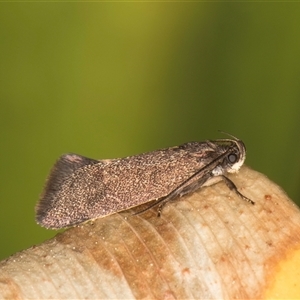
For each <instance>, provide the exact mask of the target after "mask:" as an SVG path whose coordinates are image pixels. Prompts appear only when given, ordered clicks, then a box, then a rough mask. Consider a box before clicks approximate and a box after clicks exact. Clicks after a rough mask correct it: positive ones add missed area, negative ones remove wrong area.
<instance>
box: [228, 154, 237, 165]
mask: <svg viewBox="0 0 300 300" xmlns="http://www.w3.org/2000/svg"><path fill="white" fill-rule="evenodd" d="M228 160H229V162H230V163H232V164H234V163H235V162H236V161H237V160H238V156H237V155H236V154H229V155H228Z"/></svg>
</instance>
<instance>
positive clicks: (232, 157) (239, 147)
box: [225, 139, 246, 173]
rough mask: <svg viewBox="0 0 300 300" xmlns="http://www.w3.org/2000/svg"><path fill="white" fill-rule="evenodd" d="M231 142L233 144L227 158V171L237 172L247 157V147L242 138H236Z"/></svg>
mask: <svg viewBox="0 0 300 300" xmlns="http://www.w3.org/2000/svg"><path fill="white" fill-rule="evenodd" d="M231 142H232V146H231V147H230V148H229V150H228V154H227V156H226V158H225V159H226V160H227V164H226V165H227V172H228V173H236V172H238V170H239V169H240V168H241V166H242V165H243V163H244V161H245V159H246V147H245V144H244V143H243V142H242V141H241V140H238V139H234V140H231Z"/></svg>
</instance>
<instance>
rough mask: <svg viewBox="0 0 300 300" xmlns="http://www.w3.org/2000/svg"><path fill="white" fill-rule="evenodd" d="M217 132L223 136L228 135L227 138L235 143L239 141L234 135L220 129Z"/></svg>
mask: <svg viewBox="0 0 300 300" xmlns="http://www.w3.org/2000/svg"><path fill="white" fill-rule="evenodd" d="M218 131H219V132H221V133H223V134H225V135H228V136H230V137H232V138H233V139H234V140H235V141H239V139H238V138H237V137H235V136H234V135H232V134H230V133H228V132H226V131H223V130H220V129H218Z"/></svg>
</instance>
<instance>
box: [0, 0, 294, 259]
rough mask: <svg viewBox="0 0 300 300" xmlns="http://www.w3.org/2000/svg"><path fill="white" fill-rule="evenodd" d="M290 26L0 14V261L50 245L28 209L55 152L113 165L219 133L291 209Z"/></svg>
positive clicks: (157, 9)
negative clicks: (242, 148) (231, 139)
mask: <svg viewBox="0 0 300 300" xmlns="http://www.w3.org/2000/svg"><path fill="white" fill-rule="evenodd" d="M299 15H300V5H299V3H249V2H248V3H243V2H240V3H192V2H190V3H175V2H174V3H172V2H170V3H151V2H148V3H136V2H135V3H134V2H133V3H122V2H119V3H1V4H0V34H1V38H0V43H1V44H0V45H1V46H0V50H1V52H0V53H1V56H0V59H1V67H0V76H1V81H0V84H1V89H0V93H1V97H0V99H1V100H0V101H1V106H0V122H1V127H0V132H1V168H0V176H1V178H0V184H1V188H0V201H1V202H0V203H1V208H0V214H1V215H0V237H1V247H0V259H3V258H5V257H7V256H9V255H10V254H12V253H14V252H16V251H19V250H22V249H25V248H27V247H29V246H31V245H34V244H38V243H40V242H42V241H44V240H45V239H47V238H50V237H52V236H54V235H55V234H56V232H54V231H50V230H46V229H43V228H41V227H39V226H38V225H36V224H35V220H34V206H35V203H36V201H37V200H38V197H39V194H40V192H41V191H42V188H43V184H44V181H45V178H46V176H47V174H48V172H49V169H50V168H51V166H52V164H53V163H54V162H55V160H56V159H57V158H58V157H59V156H60V155H61V154H62V153H65V152H75V153H80V154H82V155H85V156H88V157H92V158H114V157H122V156H128V155H133V154H138V153H141V152H144V151H150V150H154V149H157V148H161V147H167V146H173V145H177V144H180V143H184V142H187V141H192V140H205V139H216V138H224V135H223V134H220V133H218V132H217V130H218V129H221V130H224V131H227V132H229V133H231V134H233V135H236V136H237V137H239V138H240V139H242V140H243V141H244V142H245V143H246V145H247V150H248V152H247V155H248V156H247V162H246V163H247V164H248V165H249V166H251V167H252V168H254V169H256V170H258V171H260V172H262V173H264V174H266V175H267V176H268V177H269V178H271V179H272V180H274V181H275V182H276V183H278V184H279V185H281V186H282V187H283V188H284V189H285V190H286V192H287V193H288V194H289V196H290V197H291V198H292V199H293V200H294V201H295V202H297V201H299V196H300V189H299V184H298V183H299V177H300V158H299V154H298V153H299V147H300V141H299V112H300V101H299V100H300V84H299V79H300V55H299V54H300V18H299ZM298 203H299V202H298Z"/></svg>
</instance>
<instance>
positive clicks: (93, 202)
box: [36, 137, 254, 229]
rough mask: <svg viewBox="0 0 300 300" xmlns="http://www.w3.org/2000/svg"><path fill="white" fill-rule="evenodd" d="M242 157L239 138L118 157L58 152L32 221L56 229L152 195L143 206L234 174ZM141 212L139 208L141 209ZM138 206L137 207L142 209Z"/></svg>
mask: <svg viewBox="0 0 300 300" xmlns="http://www.w3.org/2000/svg"><path fill="white" fill-rule="evenodd" d="M245 158H246V148H245V145H244V143H243V142H242V141H241V140H238V139H236V138H234V137H233V139H221V140H215V141H204V142H190V143H186V144H183V145H180V146H175V147H171V148H165V149H161V150H156V151H152V152H148V153H143V154H139V155H134V156H129V157H125V158H119V159H109V160H94V159H90V158H86V157H84V156H80V155H77V154H65V155H62V156H61V157H60V158H59V159H58V161H57V162H56V163H55V165H54V166H53V168H52V170H51V172H50V175H49V177H48V179H47V182H46V185H45V188H44V191H43V193H42V195H41V197H40V201H39V202H38V204H37V206H36V220H37V223H38V224H40V225H41V226H43V227H46V228H51V229H60V228H65V227H70V226H74V225H76V224H79V223H82V222H85V221H87V220H92V219H96V218H101V217H105V216H108V215H110V214H113V213H116V212H120V211H123V210H126V209H129V208H132V207H135V206H138V205H141V204H144V203H147V202H150V201H152V200H155V201H154V203H153V204H151V205H150V206H149V207H152V206H154V205H158V204H159V214H160V212H161V209H162V206H163V204H164V203H166V202H167V201H169V200H172V199H174V198H176V197H180V196H183V195H185V194H188V193H192V192H194V191H196V190H197V189H199V188H201V187H203V186H208V185H211V184H214V183H216V182H218V181H220V180H224V181H225V183H226V184H227V186H228V187H229V188H230V189H233V190H234V191H235V192H236V193H237V194H238V195H239V196H240V197H241V198H243V199H244V200H246V201H248V202H249V203H251V204H254V202H253V201H252V200H250V199H248V198H247V197H245V196H244V195H242V194H241V193H240V192H239V191H238V190H237V188H236V186H235V185H234V183H233V182H232V181H231V180H230V179H229V178H227V177H226V174H227V173H236V172H238V170H239V169H240V167H241V166H242V165H243V163H244V161H245ZM143 211H144V210H143ZM143 211H141V212H143Z"/></svg>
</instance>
